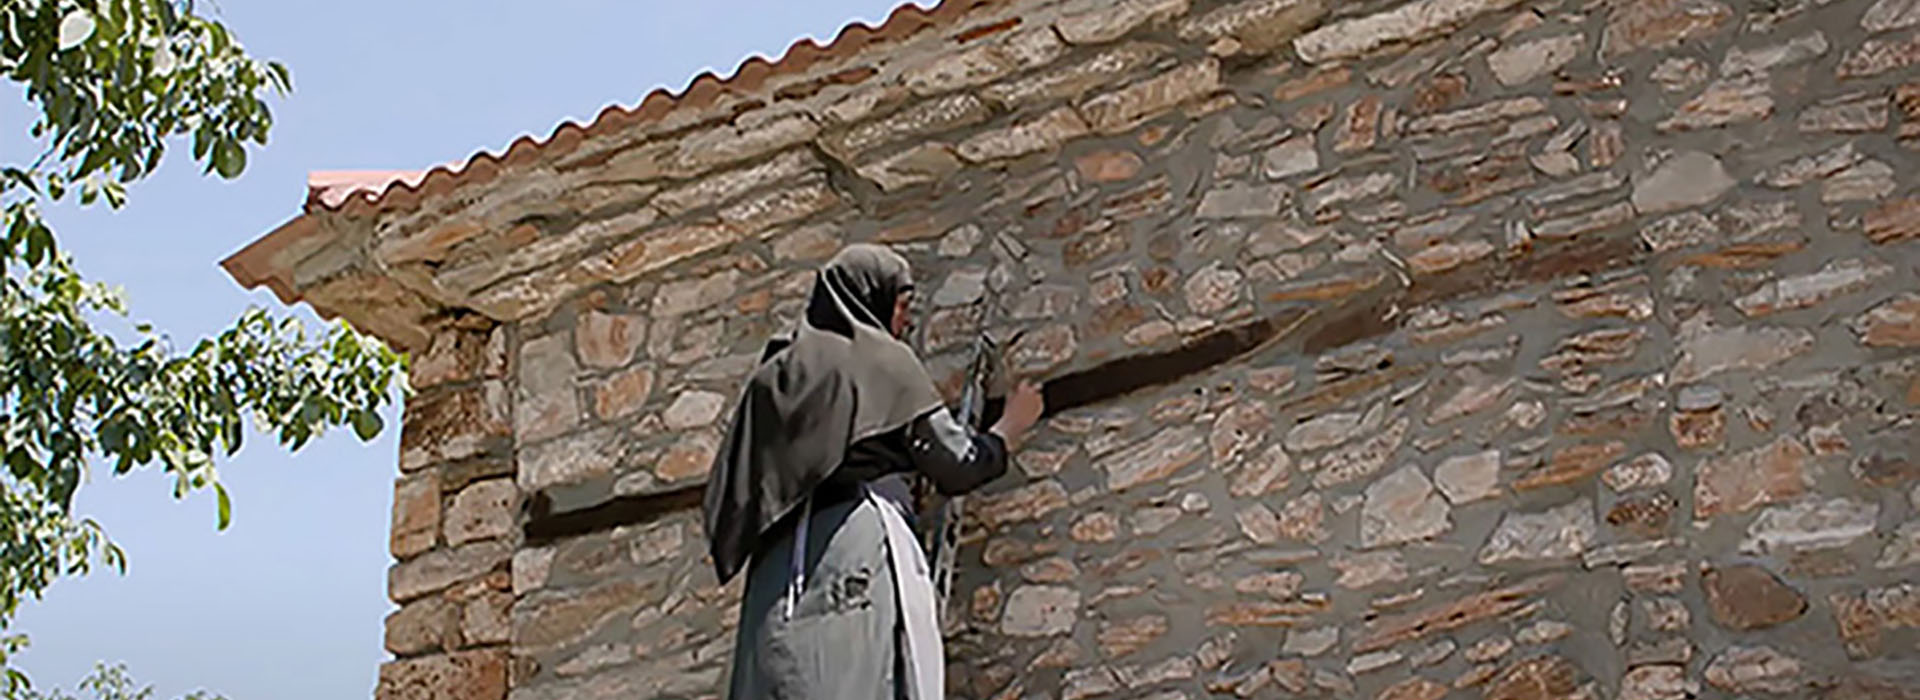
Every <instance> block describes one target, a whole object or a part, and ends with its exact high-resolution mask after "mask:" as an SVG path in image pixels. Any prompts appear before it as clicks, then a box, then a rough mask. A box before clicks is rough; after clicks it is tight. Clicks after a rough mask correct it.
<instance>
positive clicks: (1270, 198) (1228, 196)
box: [1194, 185, 1288, 219]
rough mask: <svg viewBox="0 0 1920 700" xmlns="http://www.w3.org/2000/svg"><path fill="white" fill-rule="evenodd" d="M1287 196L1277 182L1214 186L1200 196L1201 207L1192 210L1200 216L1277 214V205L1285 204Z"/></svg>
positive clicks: (1227, 217)
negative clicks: (1270, 184)
mask: <svg viewBox="0 0 1920 700" xmlns="http://www.w3.org/2000/svg"><path fill="white" fill-rule="evenodd" d="M1287 199H1288V194H1287V189H1286V188H1285V187H1282V186H1279V185H1274V186H1268V187H1256V186H1251V185H1227V186H1223V187H1216V188H1214V189H1212V190H1208V191H1207V194H1206V195H1205V196H1203V197H1201V199H1200V208H1199V209H1198V210H1197V211H1196V212H1194V216H1197V217H1200V218H1202V219H1233V218H1244V217H1268V216H1276V215H1278V214H1279V213H1280V208H1281V207H1283V206H1286V204H1287Z"/></svg>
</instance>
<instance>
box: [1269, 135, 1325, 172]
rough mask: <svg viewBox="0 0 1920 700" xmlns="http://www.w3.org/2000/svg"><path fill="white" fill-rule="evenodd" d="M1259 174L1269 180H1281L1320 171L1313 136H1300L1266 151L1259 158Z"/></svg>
mask: <svg viewBox="0 0 1920 700" xmlns="http://www.w3.org/2000/svg"><path fill="white" fill-rule="evenodd" d="M1261 162H1262V163H1263V165H1262V166H1261V168H1260V173H1261V174H1262V175H1265V176H1266V177H1267V179H1269V180H1283V179H1286V178H1289V177H1292V176H1294V175H1300V174H1304V173H1310V172H1313V171H1315V170H1319V169H1320V152H1319V150H1318V149H1316V148H1315V147H1314V142H1313V134H1310V133H1309V134H1302V135H1299V136H1295V137H1293V138H1290V139H1287V140H1285V141H1282V142H1280V144H1279V145H1277V146H1274V147H1273V148H1269V149H1267V152H1266V154H1265V155H1263V156H1262V157H1261Z"/></svg>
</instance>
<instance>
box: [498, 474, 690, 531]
mask: <svg viewBox="0 0 1920 700" xmlns="http://www.w3.org/2000/svg"><path fill="white" fill-rule="evenodd" d="M706 488H707V487H706V485H705V484H695V485H693V486H687V487H683V488H679V489H675V490H672V491H668V492H665V493H654V494H645V495H638V496H621V497H619V498H615V499H613V500H610V501H607V502H605V503H601V504H599V505H596V506H593V507H591V508H584V509H580V510H574V511H568V512H565V513H551V512H549V511H550V510H551V508H552V506H551V505H550V504H551V503H552V499H551V498H549V497H547V495H546V494H543V493H536V494H534V497H533V499H532V500H531V501H530V502H529V504H528V506H529V507H528V513H527V524H526V526H525V527H524V528H523V532H524V534H525V535H526V541H527V544H528V545H532V546H538V545H542V544H546V543H548V542H552V541H554V540H558V539H562V538H566V537H578V536H580V535H586V534H591V533H595V532H599V531H601V530H611V529H613V528H616V527H622V526H626V525H639V524H642V523H649V522H653V521H655V520H658V519H660V518H662V517H665V516H668V515H672V514H674V513H677V512H680V511H682V510H686V509H688V508H693V507H696V506H699V505H700V502H701V500H702V498H703V497H704V496H705V494H706Z"/></svg>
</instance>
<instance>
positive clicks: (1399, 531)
mask: <svg viewBox="0 0 1920 700" xmlns="http://www.w3.org/2000/svg"><path fill="white" fill-rule="evenodd" d="M1450 511H1451V509H1449V508H1448V507H1447V502H1446V501H1445V500H1442V499H1441V498H1440V495H1439V494H1438V493H1436V492H1435V491H1434V488H1433V482H1431V481H1428V480H1427V476H1426V474H1423V473H1421V471H1420V468H1419V467H1418V466H1414V465H1411V464H1410V465H1407V466H1405V467H1401V468H1400V469H1399V470H1397V471H1394V472H1392V473H1389V474H1387V475H1386V476H1383V477H1380V479H1379V480H1378V481H1375V482H1373V484H1372V485H1370V486H1368V487H1367V501H1366V505H1365V506H1363V507H1362V508H1361V509H1360V546H1361V547H1364V548H1368V549H1371V548H1374V547H1381V546H1385V545H1390V544H1399V543H1401V542H1412V541H1415V540H1423V539H1427V538H1430V537H1434V536H1436V535H1439V534H1441V533H1444V532H1446V531H1447V530H1449V529H1451V528H1452V527H1453V521H1452V520H1451V519H1450V518H1449V517H1448V513H1449V512H1450Z"/></svg>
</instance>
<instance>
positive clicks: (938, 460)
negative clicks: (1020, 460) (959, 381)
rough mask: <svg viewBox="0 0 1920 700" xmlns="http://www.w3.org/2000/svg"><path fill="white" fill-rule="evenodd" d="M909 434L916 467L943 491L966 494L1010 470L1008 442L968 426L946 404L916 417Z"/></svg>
mask: <svg viewBox="0 0 1920 700" xmlns="http://www.w3.org/2000/svg"><path fill="white" fill-rule="evenodd" d="M906 437H907V454H908V455H909V456H910V457H911V458H912V461H913V468H914V469H916V470H918V471H919V472H920V473H922V474H925V475H927V477H928V478H930V479H932V480H933V483H934V486H936V487H938V488H939V490H940V493H942V494H945V495H948V496H953V495H959V494H964V493H966V492H968V491H972V490H974V489H976V488H979V487H980V486H981V485H982V484H985V483H987V482H989V481H993V480H994V479H997V478H999V477H1000V475H1001V474H1005V473H1007V444H1006V442H1005V441H1003V440H1001V439H1000V436H998V435H994V434H993V433H988V432H980V431H976V430H974V429H972V428H969V427H967V425H966V424H965V423H961V422H960V421H958V420H955V419H954V417H953V414H952V413H950V412H948V411H947V409H945V408H941V409H937V410H934V411H933V412H931V413H928V414H926V415H924V416H921V417H919V418H918V419H915V420H914V421H913V423H912V424H911V425H908V426H907V436H906Z"/></svg>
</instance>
